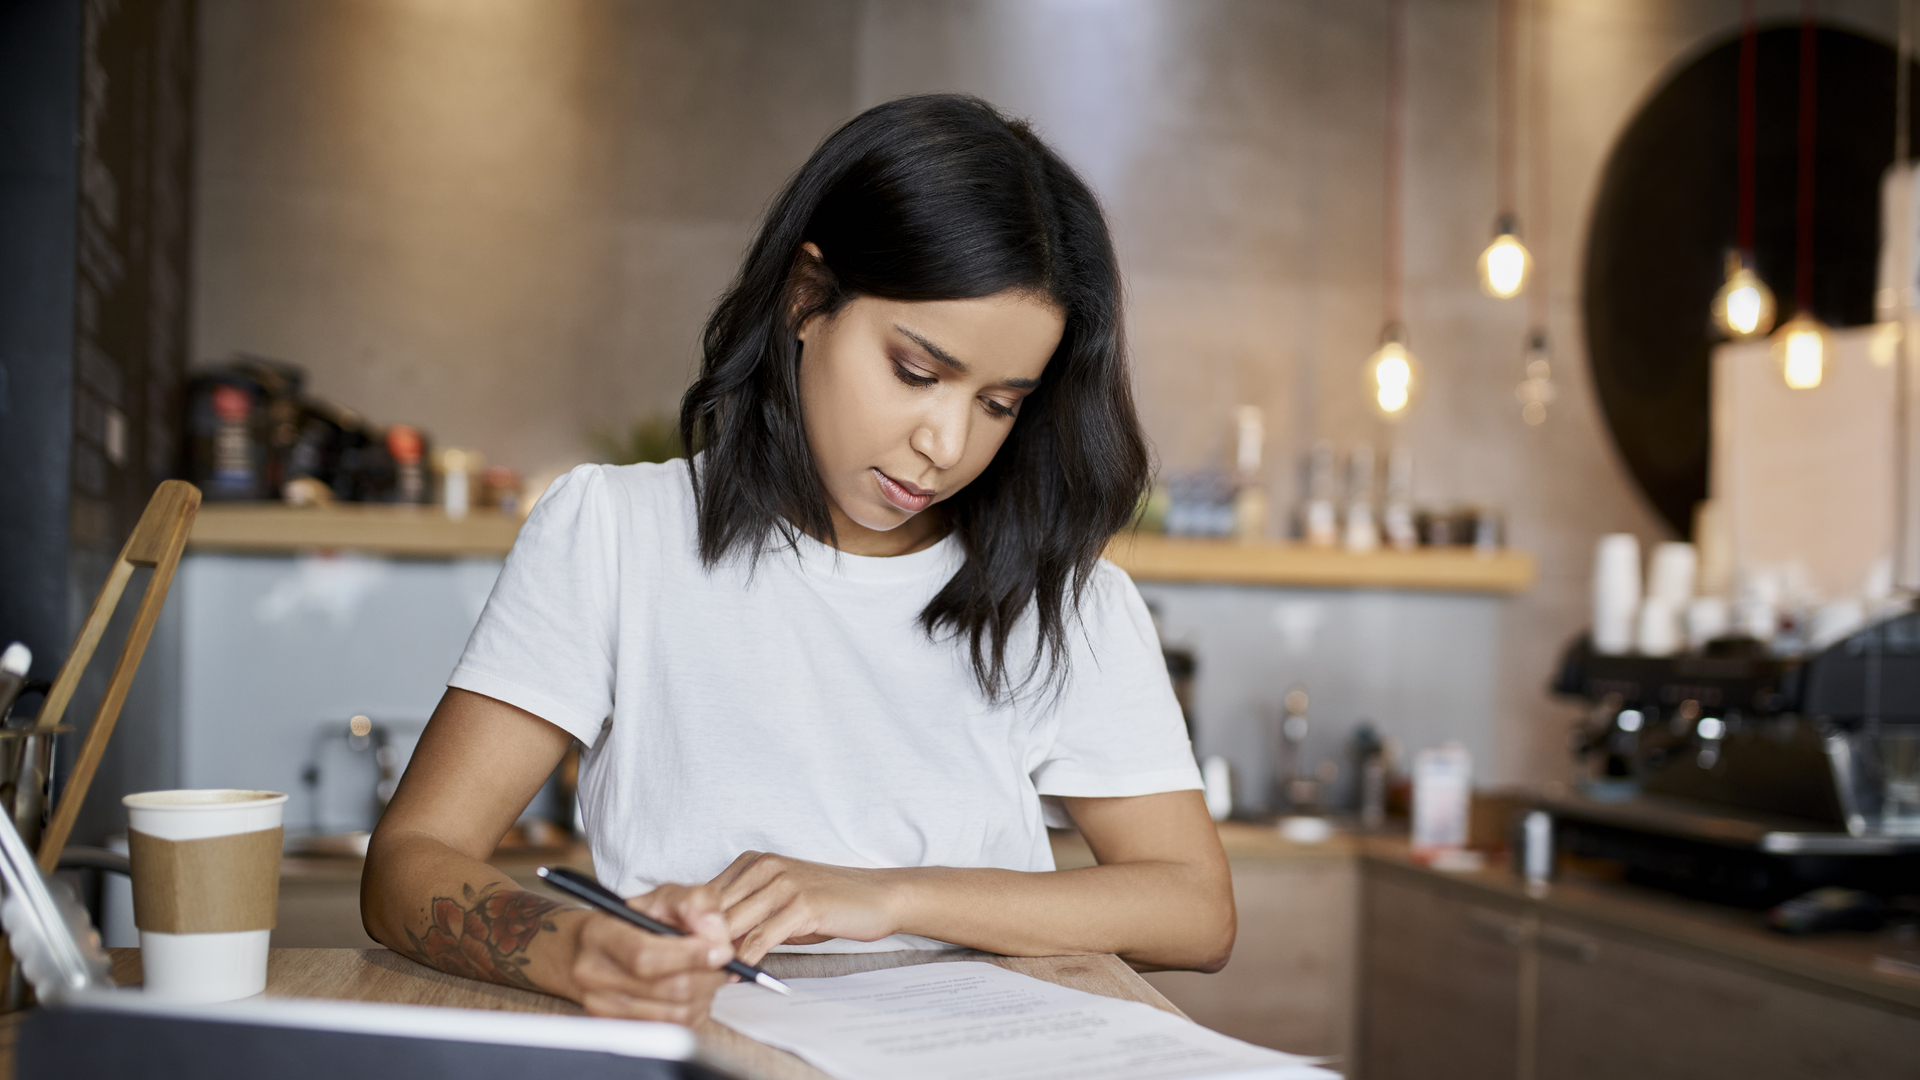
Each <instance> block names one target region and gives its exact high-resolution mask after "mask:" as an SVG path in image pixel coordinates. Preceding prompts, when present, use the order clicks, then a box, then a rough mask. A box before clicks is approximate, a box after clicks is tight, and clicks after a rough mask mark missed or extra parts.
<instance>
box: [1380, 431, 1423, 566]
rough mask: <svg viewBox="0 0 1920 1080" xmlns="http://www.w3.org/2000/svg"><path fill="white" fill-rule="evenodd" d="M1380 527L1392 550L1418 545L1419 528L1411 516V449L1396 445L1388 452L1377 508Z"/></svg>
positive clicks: (1409, 548)
mask: <svg viewBox="0 0 1920 1080" xmlns="http://www.w3.org/2000/svg"><path fill="white" fill-rule="evenodd" d="M1380 531H1381V532H1382V533H1383V534H1384V539H1385V540H1386V542H1387V546H1389V547H1391V548H1393V549H1394V550H1395V551H1412V550H1413V549H1414V548H1417V547H1419V546H1420V530H1419V527H1418V524H1417V523H1416V522H1415V521H1414V516H1413V451H1412V450H1409V449H1407V448H1406V447H1404V446H1396V447H1394V448H1393V451H1392V452H1391V453H1389V454H1388V455H1387V499H1386V505H1385V506H1384V507H1383V508H1382V509H1381V511H1380Z"/></svg>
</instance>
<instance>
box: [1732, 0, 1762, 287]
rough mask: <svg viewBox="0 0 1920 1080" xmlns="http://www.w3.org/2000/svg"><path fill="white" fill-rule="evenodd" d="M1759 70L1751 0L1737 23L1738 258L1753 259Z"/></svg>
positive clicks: (1755, 22)
mask: <svg viewBox="0 0 1920 1080" xmlns="http://www.w3.org/2000/svg"><path fill="white" fill-rule="evenodd" d="M1759 70H1760V31H1759V27H1758V24H1757V21H1756V19H1755V16H1754V0H1745V3H1743V4H1742V5H1741V24H1740V121H1739V123H1740V132H1739V141H1740V206H1739V223H1738V234H1739V236H1738V239H1737V241H1736V243H1737V244H1738V246H1739V249H1740V257H1741V258H1742V259H1746V260H1750V259H1752V258H1753V212H1754V211H1753V203H1754V153H1755V151H1754V146H1755V127H1756V124H1757V110H1758V105H1757V98H1758V91H1757V89H1756V86H1757V83H1758V81H1759Z"/></svg>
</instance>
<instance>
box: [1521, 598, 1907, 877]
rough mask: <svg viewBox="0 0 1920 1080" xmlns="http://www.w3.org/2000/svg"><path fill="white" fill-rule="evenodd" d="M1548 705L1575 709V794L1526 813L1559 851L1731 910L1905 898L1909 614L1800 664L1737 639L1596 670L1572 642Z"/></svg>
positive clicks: (1586, 648)
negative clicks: (1572, 703)
mask: <svg viewBox="0 0 1920 1080" xmlns="http://www.w3.org/2000/svg"><path fill="white" fill-rule="evenodd" d="M1553 689H1554V690H1555V691H1556V692H1557V693H1560V694H1563V695H1568V696H1571V697H1575V698H1578V699H1581V700H1583V701H1584V702H1586V703H1587V705H1588V706H1589V713H1588V717H1587V719H1586V721H1585V722H1584V723H1582V724H1581V725H1580V726H1579V728H1578V729H1577V730H1576V731H1575V734H1574V740H1573V741H1574V747H1573V749H1574V752H1575V755H1576V757H1577V758H1578V759H1579V761H1580V763H1581V769H1582V772H1583V773H1584V774H1585V776H1586V778H1585V779H1584V780H1583V781H1581V782H1579V783H1576V784H1573V785H1556V786H1554V787H1552V788H1550V789H1548V790H1545V791H1543V792H1541V793H1539V794H1537V795H1536V797H1535V798H1534V799H1533V800H1532V801H1533V802H1534V803H1535V804H1536V806H1537V808H1538V809H1542V810H1545V811H1547V812H1548V813H1550V814H1551V815H1552V816H1553V818H1554V826H1555V834H1556V841H1557V843H1558V844H1559V845H1560V847H1561V848H1562V850H1567V851H1570V852H1571V853H1573V854H1575V855H1584V856H1589V857H1594V858H1602V859H1609V860H1614V861H1616V862H1618V863H1620V864H1621V865H1622V866H1623V867H1624V868H1625V872H1626V875H1627V877H1628V878H1629V880H1633V881H1637V882H1639V883H1642V884H1648V885H1653V886H1656V887H1661V888H1666V889H1670V890H1673V891H1676V892H1681V893H1684V894H1688V895H1692V896H1696V897H1700V898H1703V899H1711V900H1717V901H1721V902H1727V903H1735V904H1740V905H1743V906H1752V907H1766V906H1771V905H1773V904H1776V903H1779V902H1780V901H1782V900H1784V899H1787V898H1789V897H1793V896H1797V895H1799V894H1801V893H1804V892H1806V891H1808V890H1810V889H1814V888H1818V887H1821V886H1827V885H1838V886H1846V887H1849V888H1853V889H1859V890H1865V891H1869V892H1877V893H1883V894H1889V895H1892V894H1898V893H1913V892H1920V613H1914V612H1908V613H1905V614H1901V615H1897V616H1894V617H1892V618H1889V619H1886V620H1884V621H1881V622H1879V623H1876V624H1874V625H1871V626H1868V627H1866V628H1865V629H1862V630H1860V631H1858V632H1856V633H1855V634H1853V635H1851V636H1850V637H1847V638H1845V639H1843V640H1841V641H1839V642H1837V643H1835V644H1833V645H1832V646H1830V647H1828V648H1827V649H1825V650H1823V651H1821V652H1819V653H1817V654H1814V655H1812V656H1809V657H1805V658H1791V657H1777V656H1773V655H1771V654H1769V653H1768V652H1767V651H1766V649H1765V648H1764V647H1763V646H1761V645H1760V644H1759V643H1757V642H1754V641H1750V640H1740V639H1728V640H1722V641H1717V642H1714V643H1712V644H1711V645H1709V646H1708V647H1707V649H1706V650H1705V651H1703V652H1701V653H1697V654H1691V655H1680V656H1669V657H1651V656H1613V655H1601V654H1598V653H1596V652H1594V651H1593V649H1592V648H1591V645H1590V644H1589V642H1588V641H1587V639H1586V638H1585V637H1584V636H1583V637H1582V638H1580V639H1579V640H1576V641H1575V642H1574V643H1573V644H1572V645H1571V646H1570V647H1569V648H1568V649H1567V651H1566V653H1565V655H1564V656H1563V658H1562V660H1561V664H1560V669H1559V671H1558V672H1557V674H1556V677H1555V680H1554V684H1553Z"/></svg>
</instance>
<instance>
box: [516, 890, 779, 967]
mask: <svg viewBox="0 0 1920 1080" xmlns="http://www.w3.org/2000/svg"><path fill="white" fill-rule="evenodd" d="M534 873H536V874H538V875H540V880H542V881H544V882H546V883H547V884H549V885H551V886H553V887H554V888H556V889H559V890H560V891H561V892H563V893H567V894H568V895H570V896H572V897H574V898H575V899H578V900H584V901H586V902H587V903H589V904H592V905H593V906H594V907H597V908H599V909H600V910H601V911H604V912H606V913H607V914H609V915H615V916H618V917H620V918H622V919H625V920H627V921H628V922H630V923H632V924H633V925H635V926H637V927H639V928H640V929H642V930H645V931H647V932H648V933H652V934H659V935H661V936H663V937H686V936H687V932H686V931H685V930H680V929H677V928H675V927H671V926H668V925H667V924H666V923H663V922H661V921H660V920H658V919H650V918H648V917H646V916H645V915H642V914H640V913H639V912H637V911H635V910H633V909H632V908H630V907H628V906H627V902H626V901H625V900H622V899H620V894H618V893H616V892H614V891H613V890H612V889H609V888H607V887H606V886H605V885H602V884H600V883H599V882H597V881H595V880H593V879H592V878H590V877H588V876H587V875H585V874H583V873H581V872H580V871H578V870H569V869H567V868H566V867H564V866H543V867H541V868H540V869H538V870H535V871H534ZM727 970H728V971H731V972H733V973H734V974H735V975H738V976H740V977H741V978H742V979H745V980H746V981H748V982H751V983H759V984H760V985H761V986H764V987H766V988H767V989H769V990H774V991H778V992H779V993H782V994H791V993H793V991H791V990H789V989H787V984H786V983H783V982H781V981H780V980H779V979H776V978H774V977H773V976H771V975H769V974H767V973H766V972H764V971H761V970H760V969H759V968H757V967H754V966H753V965H752V964H747V963H742V962H741V961H739V960H729V961H727Z"/></svg>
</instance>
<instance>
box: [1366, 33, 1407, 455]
mask: <svg viewBox="0 0 1920 1080" xmlns="http://www.w3.org/2000/svg"><path fill="white" fill-rule="evenodd" d="M1387 21H1388V27H1387V39H1388V49H1389V52H1390V55H1389V56H1388V58H1387V146H1386V170H1385V171H1386V179H1385V184H1384V187H1385V189H1386V206H1385V208H1384V209H1385V213H1384V222H1383V228H1382V232H1383V234H1384V236H1383V240H1384V243H1383V245H1382V246H1383V248H1384V252H1383V255H1384V259H1383V262H1384V263H1385V266H1384V268H1383V269H1384V273H1383V274H1382V275H1381V276H1382V277H1383V278H1384V281H1383V282H1382V289H1381V307H1382V309H1383V311H1382V314H1383V316H1384V317H1383V319H1382V323H1383V325H1382V327H1381V330H1380V347H1379V348H1378V349H1376V350H1374V353H1373V355H1372V356H1370V357H1368V358H1367V362H1366V366H1365V367H1364V369H1363V371H1364V372H1365V382H1366V389H1367V401H1368V402H1369V403H1370V404H1371V405H1372V406H1373V408H1374V411H1375V412H1377V413H1378V414H1379V415H1380V416H1381V418H1382V419H1385V420H1390V421H1398V420H1399V419H1401V418H1402V417H1404V416H1406V415H1407V411H1408V410H1409V409H1411V408H1412V407H1413V403H1414V400H1415V397H1416V395H1418V393H1419V391H1420V361H1418V360H1417V359H1415V358H1414V355H1413V352H1412V350H1410V349H1408V348H1407V331H1406V327H1405V326H1404V325H1403V324H1402V323H1401V321H1400V313H1401V278H1402V274H1401V265H1400V260H1401V251H1400V247H1401V244H1400V232H1401V206H1400V203H1401V171H1402V168H1403V161H1402V155H1403V143H1404V136H1405V131H1404V129H1405V127H1406V122H1407V116H1406V113H1407V62H1406V47H1407V42H1406V36H1407V27H1406V23H1407V5H1406V0H1388V4H1387Z"/></svg>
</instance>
